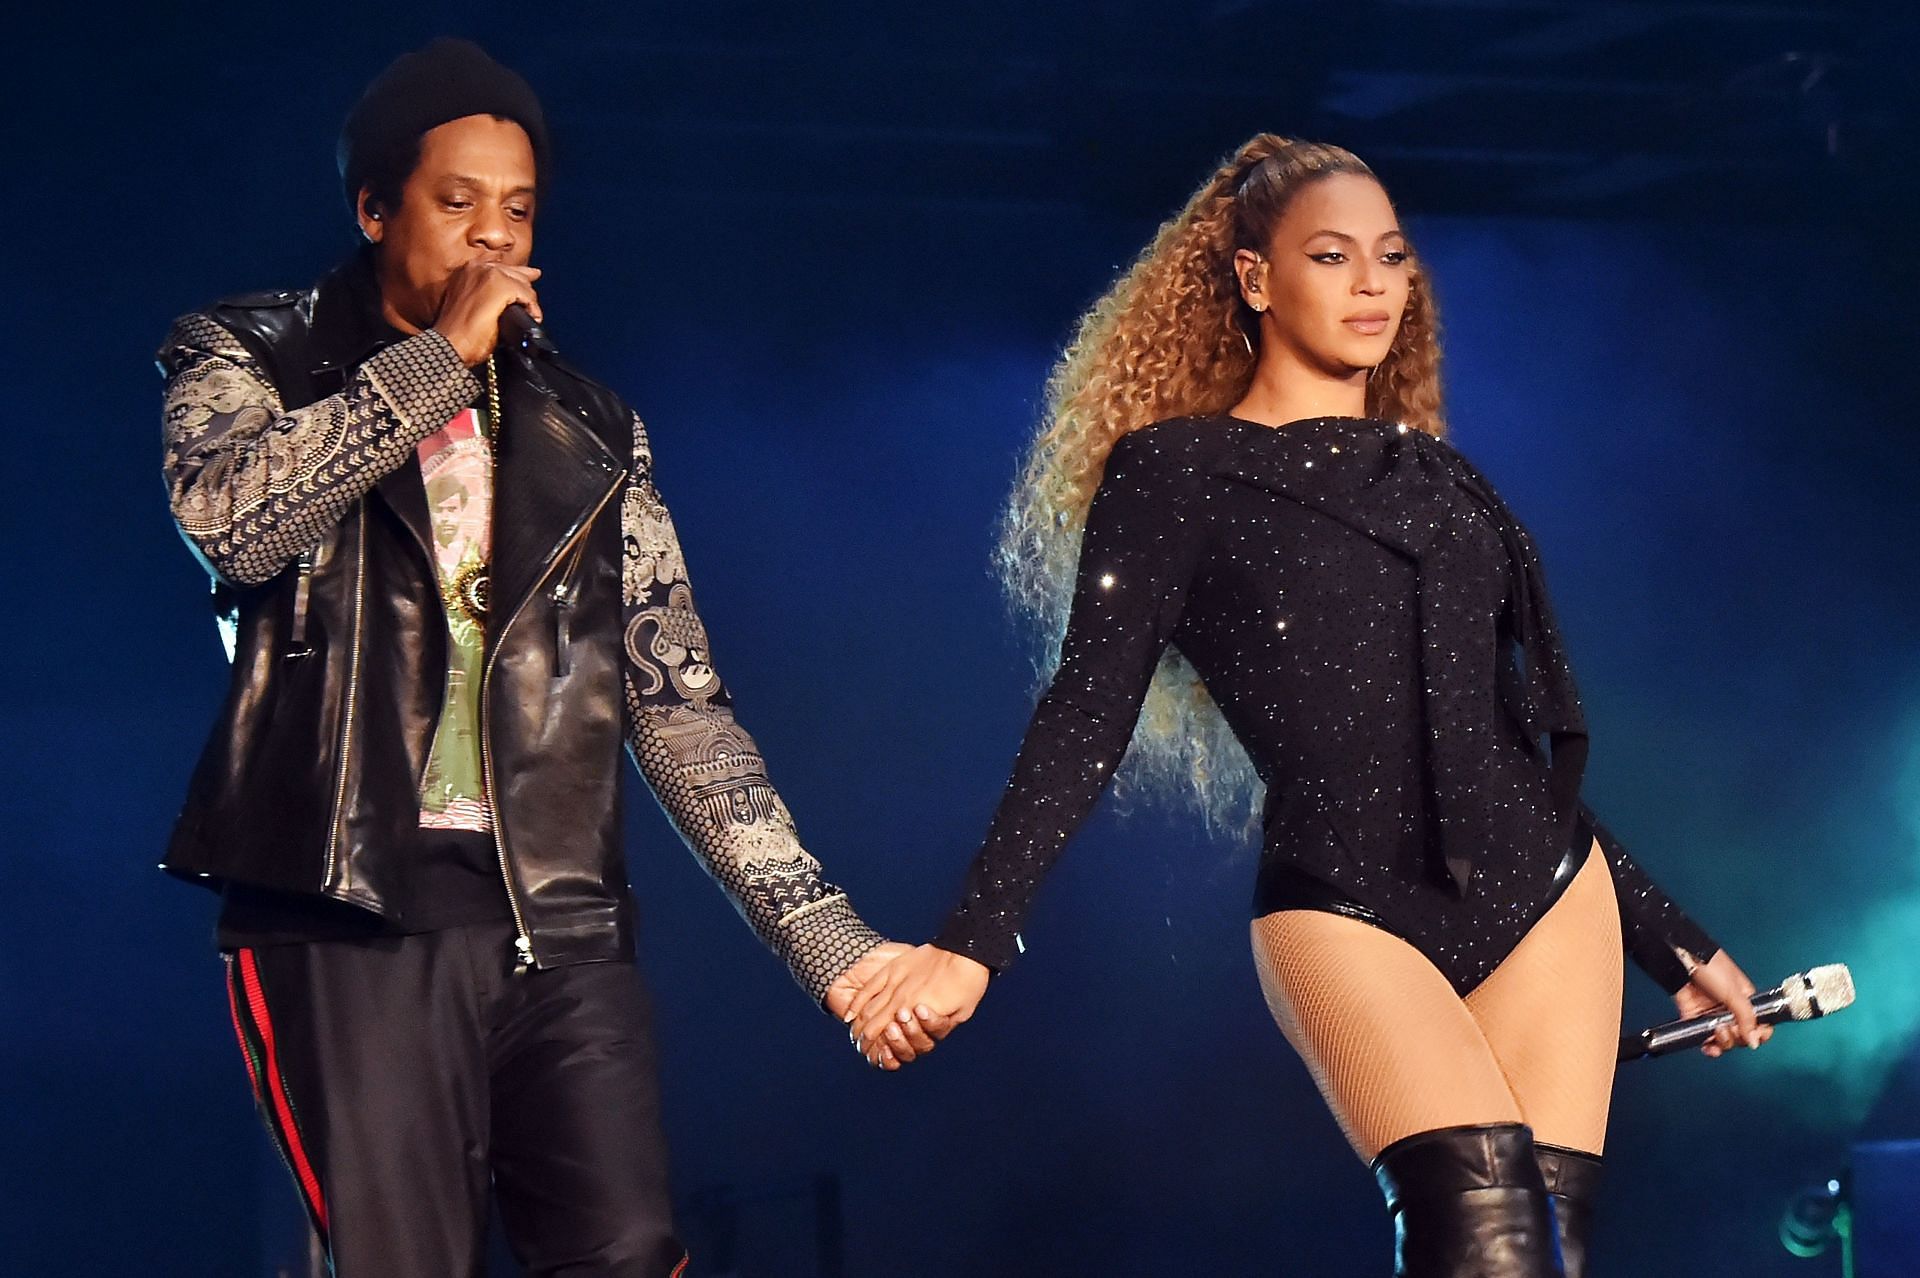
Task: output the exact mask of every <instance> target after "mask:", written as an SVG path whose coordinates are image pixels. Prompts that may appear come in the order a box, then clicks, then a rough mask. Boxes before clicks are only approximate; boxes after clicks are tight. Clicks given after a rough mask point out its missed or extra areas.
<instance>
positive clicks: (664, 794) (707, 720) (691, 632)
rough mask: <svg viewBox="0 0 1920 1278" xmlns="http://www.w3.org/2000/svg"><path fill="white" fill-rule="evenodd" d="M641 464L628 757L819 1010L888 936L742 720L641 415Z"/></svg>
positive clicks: (627, 519)
mask: <svg viewBox="0 0 1920 1278" xmlns="http://www.w3.org/2000/svg"><path fill="white" fill-rule="evenodd" d="M633 460H634V465H633V473H632V476H631V478H630V479H629V480H628V483H627V489H626V494H625V496H624V498H623V500H622V504H621V510H620V523H621V530H622V533H623V536H624V538H625V542H626V557H625V565H624V582H623V588H622V593H623V596H624V600H625V608H624V610H623V611H624V619H625V626H626V669H625V673H624V678H625V682H626V701H627V742H628V748H629V749H630V750H631V751H632V752H633V759H634V762H635V764H637V765H638V766H639V769H640V772H641V775H642V776H644V777H646V779H647V784H648V785H649V786H651V787H652V789H653V793H654V795H655V797H656V798H658V799H659V801H660V806H661V807H662V808H664V809H665V810H666V813H667V816H668V817H669V818H670V819H671V820H672V821H673V824H674V828H676V829H677V830H679V831H680V835H681V837H682V838H684V839H685V840H686V841H687V846H688V847H690V848H691V849H692V850H693V853H694V855H695V856H697V857H698V858H699V859H700V862H701V864H702V865H704V866H705V867H706V869H707V872H708V873H709V874H711V875H712V876H713V877H714V879H715V880H716V881H717V882H718V883H719V884H720V887H721V889H722V890H723V891H725V892H726V894H727V896H728V897H729V898H730V899H731V900H732V901H733V904H734V906H735V908H737V909H738V910H739V911H740V914H741V916H742V917H744V918H745V919H746V920H747V923H748V924H749V925H750V926H751V927H752V928H753V930H754V932H755V933H757V934H758V935H759V937H760V939H761V940H763V941H765V942H766V943H767V945H768V946H770V947H771V948H772V949H773V951H774V952H775V953H776V954H778V955H779V956H780V957H781V958H782V959H783V960H785V962H786V964H787V966H788V968H789V969H791V970H792V972H793V975H794V979H796V980H797V981H799V982H800V985H801V986H802V988H804V989H805V990H806V991H807V993H808V994H810V995H812V996H813V999H814V1001H815V1002H821V1001H823V1000H824V999H825V998H826V994H827V988H828V987H829V986H830V985H832V984H833V982H834V980H835V978H837V977H838V976H839V975H840V974H841V973H842V972H844V971H845V970H846V969H847V968H849V967H851V966H852V965H853V964H854V963H856V962H857V961H859V959H860V958H861V957H862V956H864V955H865V954H866V953H867V951H869V950H870V949H872V948H873V947H874V946H875V945H878V944H879V943H880V942H881V941H882V940H884V939H885V938H884V937H882V936H881V935H880V934H879V933H877V932H875V931H874V930H873V929H872V928H870V927H868V926H867V925H866V924H865V923H864V922H862V921H861V919H860V916H859V915H858V914H856V913H854V909H853V906H852V904H851V903H850V902H849V901H848V900H847V896H846V893H844V892H842V891H841V890H840V889H839V888H837V887H835V886H833V885H832V884H831V883H828V882H827V881H826V880H825V879H824V878H823V877H822V875H821V867H820V863H819V862H818V861H816V860H815V859H814V858H813V856H812V855H811V854H810V853H808V851H807V850H806V848H804V847H802V846H801V844H800V836H799V833H798V832H797V831H796V830H795V829H794V824H793V818H792V817H791V816H790V815H788V813H787V808H786V805H785V804H784V803H782V802H781V801H780V796H779V794H778V793H777V792H775V790H774V788H773V783H772V781H770V780H769V779H768V778H767V770H766V765H765V763H764V761H763V760H762V759H761V757H760V750H759V747H757V746H756V745H754V742H753V738H752V737H750V736H748V735H747V732H746V729H744V728H742V727H741V726H740V725H739V724H738V723H737V722H736V721H735V720H734V717H733V699H732V698H731V697H730V696H729V695H728V694H727V690H726V688H725V687H724V686H723V685H722V684H721V682H720V676H719V675H718V674H717V673H716V672H715V671H714V668H713V660H712V655H711V654H710V652H709V651H708V648H707V632H706V627H705V626H703V625H702V624H701V622H700V615H699V614H698V613H697V612H695V611H694V606H693V588H692V586H691V585H690V584H689V583H688V581H687V565H686V561H685V559H684V558H682V556H681V553H680V539H679V536H678V534H677V533H675V531H674V527H673V517H672V516H671V515H670V514H668V513H667V507H666V504H665V503H664V502H663V501H661V499H660V490H659V489H658V488H656V487H655V486H654V479H653V453H652V448H651V446H650V445H649V443H648V441H647V431H646V427H645V426H643V425H642V424H641V422H640V419H639V418H638V417H635V418H634V419H633Z"/></svg>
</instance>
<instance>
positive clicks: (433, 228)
mask: <svg viewBox="0 0 1920 1278" xmlns="http://www.w3.org/2000/svg"><path fill="white" fill-rule="evenodd" d="M534 179H535V172H534V158H533V143H532V142H531V141H529V140H528V138H527V132H526V130H525V129H523V128H521V127H520V126H519V125H517V124H515V123H513V122H512V121H511V120H501V119H496V118H495V117H493V116H490V115H468V116H462V117H461V118H460V119H458V120H449V121H447V122H446V123H445V124H442V125H440V126H439V127H437V128H433V129H429V130H428V131H427V132H426V133H425V134H424V135H423V136H422V137H421V139H420V161H419V163H418V164H416V165H414V168H413V172H412V173H411V174H409V175H408V176H407V181H406V185H405V186H403V187H402V188H401V192H400V200H399V204H398V206H397V207H393V208H379V207H371V208H370V207H369V206H368V195H367V192H366V191H364V190H363V191H362V192H361V193H360V229H361V230H362V231H363V232H364V233H365V234H366V237H367V238H368V239H369V240H371V241H372V242H373V243H375V244H377V245H379V253H378V258H379V276H380V294H381V299H382V301H383V303H384V310H385V311H386V314H387V318H388V319H389V320H392V321H395V322H396V323H398V325H399V326H400V327H402V328H404V329H408V330H418V329H423V328H426V327H428V326H429V325H431V324H432V323H433V321H434V318H435V317H436V316H437V315H439V313H440V304H441V299H442V298H443V297H444V296H445V295H446V289H447V279H448V277H449V276H451V275H452V274H453V272H454V271H456V270H458V269H459V268H460V267H462V266H466V265H468V264H469V263H472V262H479V261H494V262H504V263H506V264H507V265H509V266H524V265H526V263H527V259H528V258H529V257H530V256H532V253H533V214H534V208H533V199H534V186H535V181H534Z"/></svg>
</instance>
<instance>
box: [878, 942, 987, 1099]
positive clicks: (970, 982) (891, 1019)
mask: <svg viewBox="0 0 1920 1278" xmlns="http://www.w3.org/2000/svg"><path fill="white" fill-rule="evenodd" d="M992 974H993V973H992V971H991V969H989V968H987V967H986V966H985V965H984V964H981V963H977V962H975V961H974V960H973V959H970V958H968V957H967V956H966V955H964V954H955V953H953V952H952V951H951V950H943V949H941V948H940V947H939V946H937V945H922V946H920V947H919V948H917V949H914V950H910V951H908V952H907V953H905V954H902V955H899V956H898V957H896V958H893V959H891V960H890V961H889V962H888V963H887V965H886V966H885V967H883V968H882V969H881V970H880V971H879V972H878V973H876V974H875V975H874V976H873V977H871V978H870V979H868V980H867V981H865V982H863V983H862V988H861V989H860V991H859V992H858V994H857V995H856V996H855V997H854V998H853V999H852V1001H851V1002H852V1006H851V1007H850V1008H849V1009H848V1010H847V1011H846V1012H844V1013H842V1015H843V1016H845V1017H846V1018H847V1019H848V1021H849V1023H853V1024H854V1025H855V1028H854V1033H853V1045H854V1047H855V1048H856V1049H858V1050H859V1051H860V1053H861V1054H862V1055H864V1056H866V1058H867V1059H868V1061H870V1062H872V1063H873V1064H875V1065H879V1066H880V1067H881V1068H882V1069H887V1068H893V1069H898V1068H899V1066H898V1065H893V1066H889V1065H887V1063H886V1060H885V1054H886V1053H887V1052H888V1049H890V1048H891V1049H892V1054H893V1055H894V1056H895V1057H896V1058H897V1057H898V1056H899V1042H900V1040H901V1039H902V1038H906V1037H910V1034H911V1030H910V1028H909V1027H912V1026H916V1025H917V1026H919V1027H921V1028H922V1029H924V1030H925V1031H926V1032H927V1033H928V1034H929V1035H930V1036H931V1037H932V1038H934V1039H935V1040H939V1039H942V1038H945V1037H946V1036H947V1035H948V1034H950V1033H952V1032H953V1027H954V1026H956V1025H959V1024H962V1023H964V1022H965V1021H967V1020H969V1019H971V1018H972V1016H973V1012H974V1009H975V1008H977V1007H979V1006H980V1000H981V998H983V997H984V996H985V995H986V992H987V978H988V977H989V976H991V975H992ZM909 1059H911V1058H909Z"/></svg>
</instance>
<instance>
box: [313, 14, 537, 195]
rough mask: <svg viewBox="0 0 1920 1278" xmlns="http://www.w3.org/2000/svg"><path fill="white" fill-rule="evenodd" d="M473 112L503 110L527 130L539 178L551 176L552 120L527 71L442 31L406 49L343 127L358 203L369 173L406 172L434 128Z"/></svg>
mask: <svg viewBox="0 0 1920 1278" xmlns="http://www.w3.org/2000/svg"><path fill="white" fill-rule="evenodd" d="M469 115H497V116H499V117H500V118H502V119H505V120H512V121H513V122H514V123H515V124H517V125H519V126H520V127H521V128H523V129H525V130H526V131H527V137H528V139H529V140H530V141H531V142H532V143H533V163H534V173H535V174H536V175H537V177H536V180H537V181H538V182H539V183H540V185H541V186H543V187H544V186H545V185H546V179H547V121H546V117H545V115H543V114H542V112H541V110H540V99H539V98H537V97H535V96H534V94H533V89H532V88H531V87H530V86H529V85H528V84H527V82H526V81H525V80H523V79H521V78H520V76H519V75H518V74H517V73H515V72H513V71H510V70H508V69H507V68H506V67H503V66H501V65H500V64H499V63H498V62H495V61H494V60H493V59H492V58H490V57H488V56H487V51H486V50H485V49H482V48H481V47H480V46H479V45H477V44H475V43H473V41H471V40H460V39H456V38H454V37H453V36H441V37H440V38H438V39H436V40H434V41H432V42H431V43H429V44H428V45H427V46H426V47H425V48H423V49H420V50H417V51H416V52H413V53H403V54H401V55H400V56H399V57H398V58H396V59H394V61H393V64H392V65H391V66H389V67H388V68H387V69H386V70H385V71H382V72H381V73H380V74H379V76H378V77H376V78H375V79H374V81H373V83H372V84H369V85H368V86H367V89H366V92H364V93H362V94H361V95H360V101H358V102H357V103H355V104H354V107H353V110H352V111H350V112H348V113H347V122H346V123H345V124H344V125H342V126H341V128H340V147H339V151H338V153H337V158H338V160H339V164H340V181H341V183H342V185H344V186H345V188H346V195H347V204H348V205H349V206H350V207H351V206H354V205H355V204H356V201H357V199H358V197H359V195H360V188H361V187H362V186H365V185H366V184H367V179H368V175H369V174H383V175H391V176H394V177H400V176H404V174H405V172H406V171H407V170H408V169H410V168H411V167H412V164H413V163H414V161H415V160H417V159H418V147H419V145H420V138H421V136H422V135H423V134H425V133H426V132H427V130H428V129H433V128H438V127H439V126H440V125H442V124H445V123H446V122H447V121H449V120H458V119H460V118H462V117H463V116H469Z"/></svg>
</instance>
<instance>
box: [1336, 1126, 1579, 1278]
mask: <svg viewBox="0 0 1920 1278" xmlns="http://www.w3.org/2000/svg"><path fill="white" fill-rule="evenodd" d="M1373 1175H1374V1179H1376V1180H1378V1181H1379V1182H1380V1191H1381V1193H1383V1194H1385V1195H1386V1199H1387V1210H1388V1211H1389V1212H1390V1213H1392V1215H1393V1233H1394V1269H1393V1272H1394V1275H1395V1278H1560V1275H1561V1274H1562V1272H1563V1271H1562V1270H1561V1268H1560V1261H1559V1257H1558V1249H1557V1248H1556V1247H1555V1245H1554V1236H1553V1213H1552V1211H1551V1209H1550V1208H1549V1207H1548V1205H1547V1186H1546V1181H1545V1180H1544V1179H1543V1178H1542V1177H1541V1174H1540V1165H1539V1163H1538V1162H1536V1161H1535V1159H1534V1152H1533V1132H1532V1130H1531V1129H1530V1128H1528V1127H1527V1126H1526V1125H1525V1124H1523V1123H1491V1124H1485V1125H1479V1126H1472V1127H1441V1128H1437V1129H1435V1130H1434V1131H1430V1132H1416V1133H1414V1134H1413V1135H1412V1136H1407V1137H1404V1138H1402V1139H1400V1140H1397V1141H1395V1142H1393V1144H1391V1145H1389V1146H1387V1147H1386V1148H1385V1149H1383V1150H1381V1151H1380V1154H1379V1156H1378V1157H1376V1158H1375V1159H1374V1160H1373Z"/></svg>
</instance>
